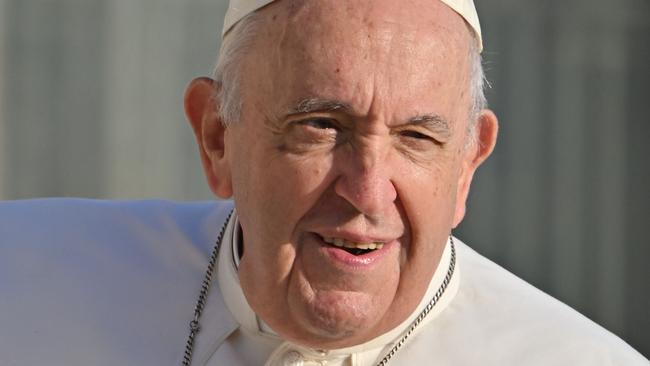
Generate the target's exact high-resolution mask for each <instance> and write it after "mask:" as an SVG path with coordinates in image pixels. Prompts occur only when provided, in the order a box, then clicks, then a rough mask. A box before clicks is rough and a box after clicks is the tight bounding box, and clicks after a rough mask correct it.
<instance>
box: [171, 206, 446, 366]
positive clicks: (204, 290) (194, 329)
mask: <svg viewBox="0 0 650 366" xmlns="http://www.w3.org/2000/svg"><path fill="white" fill-rule="evenodd" d="M233 211H234V210H233ZM233 211H230V214H228V217H227V218H226V221H225V222H224V224H223V226H222V227H221V231H220V232H219V236H218V237H217V241H216V243H215V245H214V249H213V250H212V255H210V261H209V262H208V269H207V270H206V271H205V277H204V278H203V282H202V283H201V291H200V292H199V299H198V300H197V302H196V306H195V307H194V319H192V320H191V321H190V334H189V336H188V338H187V342H186V343H185V354H184V355H183V362H182V366H190V365H191V364H192V352H193V351H194V339H195V338H196V335H197V334H198V333H199V331H200V330H201V324H200V323H199V319H200V318H201V314H202V313H203V309H204V308H205V303H206V299H207V296H208V291H209V290H210V284H211V283H212V274H213V273H214V266H215V265H216V262H217V256H218V255H219V248H220V247H221V241H222V239H223V234H224V233H225V231H226V227H227V226H228V222H230V217H231V216H232V214H233ZM449 241H450V244H451V259H450V261H449V269H448V270H447V274H446V275H445V279H444V280H443V281H442V284H440V287H439V288H438V291H436V293H435V294H434V295H433V298H431V301H429V303H427V306H425V308H424V309H423V310H422V311H421V312H420V314H419V315H418V317H417V318H415V320H414V321H413V323H411V326H410V327H409V329H408V330H407V331H406V333H404V335H403V336H402V338H400V339H399V341H397V343H395V345H394V346H393V348H391V350H390V351H388V353H387V354H386V356H384V358H383V359H382V360H381V361H380V362H379V363H378V364H377V366H386V365H388V362H389V361H390V360H391V358H393V356H395V353H397V351H399V349H400V348H402V346H403V345H404V343H406V340H407V339H408V338H409V337H410V336H411V334H413V332H414V331H415V328H417V327H418V325H420V323H422V321H423V320H424V318H426V316H427V315H429V313H430V312H431V310H432V309H433V307H434V306H435V305H436V304H437V303H438V301H439V300H440V298H441V297H442V295H443V294H444V293H445V290H446V289H447V286H449V282H451V278H452V276H453V275H454V268H455V267H456V247H455V245H454V238H453V236H451V235H449Z"/></svg>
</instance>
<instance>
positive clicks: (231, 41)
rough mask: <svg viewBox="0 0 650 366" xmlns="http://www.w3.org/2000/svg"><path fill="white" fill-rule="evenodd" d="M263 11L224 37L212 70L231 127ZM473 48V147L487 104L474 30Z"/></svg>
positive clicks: (225, 121)
mask: <svg viewBox="0 0 650 366" xmlns="http://www.w3.org/2000/svg"><path fill="white" fill-rule="evenodd" d="M260 14H261V12H257V11H256V12H252V13H250V14H248V15H246V16H245V17H243V18H242V19H241V20H240V21H239V22H238V23H237V24H235V26H234V27H233V28H232V29H230V31H229V32H228V33H227V34H226V36H225V37H224V39H223V41H222V43H221V50H220V52H219V57H218V58H217V64H216V66H215V68H214V71H213V73H212V77H213V79H214V80H215V81H216V85H217V89H216V97H217V100H218V101H219V103H220V104H219V116H220V117H221V121H222V122H223V124H224V125H226V126H228V125H229V124H231V123H234V122H235V121H238V120H239V118H240V117H241V111H242V105H243V100H242V99H243V98H242V93H241V90H240V85H241V80H240V78H241V73H240V65H241V60H243V58H244V56H245V54H246V53H247V52H248V50H249V48H250V47H251V45H252V43H253V40H254V38H255V33H256V30H257V28H259V25H260V23H261V21H260V19H262V17H261V16H260ZM468 29H469V31H470V32H471V34H472V35H473V37H472V42H471V45H470V49H469V60H470V85H469V88H470V97H471V105H470V111H469V118H470V123H469V124H468V141H467V145H469V146H471V145H472V144H473V143H474V142H475V139H476V136H475V131H474V127H475V126H476V120H477V118H478V115H479V113H480V112H481V110H482V109H484V108H486V107H487V99H486V98H485V91H484V89H485V85H486V79H485V74H484V72H483V64H482V60H481V52H480V51H479V48H478V45H477V42H476V39H475V38H474V37H475V36H474V33H473V31H472V30H471V28H469V26H468Z"/></svg>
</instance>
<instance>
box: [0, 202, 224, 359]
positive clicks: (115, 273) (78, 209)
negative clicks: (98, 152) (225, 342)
mask: <svg viewBox="0 0 650 366" xmlns="http://www.w3.org/2000/svg"><path fill="white" fill-rule="evenodd" d="M231 207H232V204H231V203H226V202H202V203H173V202H168V201H110V202H109V201H98V200H81V199H38V200H26V201H9V202H3V203H0V365H172V364H180V359H181V356H182V353H183V349H184V348H183V347H184V345H185V341H186V338H187V334H188V330H189V328H188V323H189V321H190V320H191V318H192V311H193V308H194V304H195V301H196V298H197V295H198V291H199V289H200V286H201V281H202V278H203V275H204V271H205V268H206V266H207V261H208V257H209V254H210V252H211V250H212V247H213V245H214V241H215V239H216V237H217V235H218V231H219V229H220V227H221V225H222V223H223V221H224V220H225V217H226V215H227V214H228V212H229V211H230V209H231ZM212 291H214V292H217V293H218V292H219V290H218V288H216V289H215V288H213V289H212ZM218 300H219V298H217V300H213V301H218ZM212 305H213V306H217V307H219V306H220V307H221V308H224V309H225V305H223V304H212ZM220 314H221V318H220V319H218V323H219V327H218V329H212V330H211V331H212V332H224V333H229V332H231V331H232V329H233V328H234V327H236V324H235V323H234V321H233V320H232V318H231V317H230V315H229V313H228V311H224V312H221V313H220ZM217 316H219V314H217Z"/></svg>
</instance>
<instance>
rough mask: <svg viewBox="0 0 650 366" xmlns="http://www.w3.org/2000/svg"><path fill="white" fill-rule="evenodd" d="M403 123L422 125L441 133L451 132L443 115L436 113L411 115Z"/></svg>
mask: <svg viewBox="0 0 650 366" xmlns="http://www.w3.org/2000/svg"><path fill="white" fill-rule="evenodd" d="M405 125H411V126H422V127H424V128H426V129H428V130H430V131H433V132H437V133H442V134H444V135H450V134H451V128H450V127H449V123H448V122H447V120H446V119H444V118H443V117H441V116H439V115H437V114H420V115H417V116H415V117H412V118H410V119H409V120H408V122H407V123H406V124H405Z"/></svg>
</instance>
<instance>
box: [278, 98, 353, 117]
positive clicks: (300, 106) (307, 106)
mask: <svg viewBox="0 0 650 366" xmlns="http://www.w3.org/2000/svg"><path fill="white" fill-rule="evenodd" d="M334 111H344V112H351V111H352V107H351V106H350V105H349V104H348V103H345V102H342V101H340V100H335V99H323V98H305V99H302V100H300V101H299V102H298V103H296V105H294V106H293V107H291V108H289V110H288V111H287V116H291V115H295V114H304V113H316V112H334Z"/></svg>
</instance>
